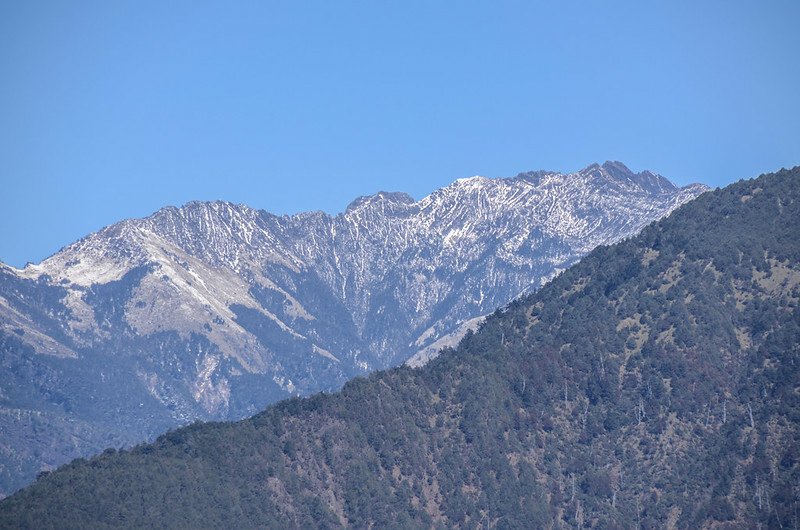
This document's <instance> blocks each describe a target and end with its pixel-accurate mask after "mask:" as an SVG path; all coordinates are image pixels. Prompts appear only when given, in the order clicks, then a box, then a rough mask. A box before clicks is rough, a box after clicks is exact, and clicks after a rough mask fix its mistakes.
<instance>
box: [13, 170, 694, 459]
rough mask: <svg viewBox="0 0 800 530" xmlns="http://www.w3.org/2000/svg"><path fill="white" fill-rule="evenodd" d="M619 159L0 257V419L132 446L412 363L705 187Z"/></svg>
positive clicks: (180, 220) (212, 213)
mask: <svg viewBox="0 0 800 530" xmlns="http://www.w3.org/2000/svg"><path fill="white" fill-rule="evenodd" d="M622 167H624V166H622ZM622 167H618V166H616V165H615V166H613V167H611V170H609V169H608V168H604V167H603V166H597V168H594V169H591V170H588V171H587V170H582V171H580V172H576V173H570V174H566V175H564V174H560V173H552V172H535V173H527V174H524V175H527V176H524V177H515V178H498V179H494V178H486V177H474V178H469V179H462V180H459V181H456V182H454V183H452V184H450V185H449V186H446V187H444V188H441V189H439V190H436V191H434V192H432V193H431V194H429V195H428V196H426V197H424V198H422V199H420V200H418V201H415V200H414V199H413V198H412V197H411V196H409V195H407V194H405V193H397V192H383V191H382V192H378V193H376V194H373V195H369V196H365V197H360V198H358V199H356V200H355V201H353V202H352V203H351V204H350V206H348V208H347V210H346V211H345V212H343V213H340V214H338V215H335V216H331V215H328V214H326V213H322V212H309V213H301V214H296V215H282V216H276V215H273V214H270V213H268V212H265V211H263V210H256V209H253V208H251V207H248V206H246V205H242V204H238V205H237V204H232V203H230V202H225V201H213V202H204V201H193V202H190V203H187V204H185V205H183V206H181V207H166V208H162V209H161V210H159V211H157V212H155V213H154V214H152V215H150V216H148V217H145V218H141V219H128V220H124V221H121V222H119V223H116V224H114V225H111V226H109V227H106V228H103V229H102V230H100V231H98V232H95V233H93V234H90V235H89V236H87V237H85V238H83V239H81V240H79V241H77V242H75V243H73V244H71V245H68V246H66V247H65V248H64V249H62V250H61V251H59V252H58V253H56V254H54V255H53V256H51V257H50V258H48V259H46V260H44V261H43V262H42V263H40V264H38V265H32V266H29V267H27V268H25V269H24V270H18V269H13V268H7V267H2V268H0V347H2V348H6V350H4V351H0V353H2V355H3V360H4V362H7V363H10V364H7V365H8V366H15V367H18V368H15V369H14V370H15V371H14V372H13V374H17V375H13V374H12V372H9V374H12V375H13V376H14V377H18V378H19V383H18V384H19V386H18V387H15V386H13V385H12V386H8V387H3V388H4V392H5V388H19V389H26V390H24V391H23V390H19V391H17V390H9V391H8V392H7V393H6V394H7V395H8V399H7V400H6V401H5V402H3V403H4V404H2V405H0V412H2V410H3V409H2V407H12V408H14V407H16V408H19V409H25V410H31V411H33V412H36V413H39V412H41V411H44V410H57V411H60V412H59V413H58V414H61V416H58V418H59V420H58V421H57V422H56V420H53V421H54V422H55V423H53V425H57V426H54V427H52V432H54V433H57V434H54V436H56V437H60V439H69V438H70V437H71V436H73V435H75V436H78V435H80V436H82V437H83V438H84V439H92V440H94V438H92V435H87V434H85V433H84V434H80V433H79V432H77V431H76V432H73V431H71V430H70V429H78V428H79V427H78V426H79V425H81V426H82V425H84V424H80V423H69V422H68V421H67V422H65V421H66V420H64V421H62V419H61V418H62V417H63V418H72V419H75V420H76V421H77V419H78V417H80V418H83V419H82V420H81V421H89V424H90V425H94V426H96V425H98V424H99V423H98V422H100V423H102V425H103V428H102V429H98V430H97V431H96V432H115V433H117V434H118V435H120V436H126V437H127V438H126V439H127V440H128V441H136V440H138V439H142V438H146V437H147V436H150V435H151V434H153V433H154V432H157V431H158V430H163V429H165V428H167V427H169V426H172V425H175V424H179V423H182V422H186V421H191V420H193V419H197V418H205V419H209V418H239V417H242V416H244V415H246V414H250V413H252V412H254V411H256V410H258V409H260V408H261V407H263V406H264V405H266V404H267V403H269V402H272V401H275V400H277V399H280V398H283V397H286V396H289V395H295V394H308V393H311V392H317V391H320V390H332V389H335V388H338V387H339V386H340V385H341V384H342V383H343V382H344V381H346V380H348V379H349V378H351V377H353V376H355V375H358V374H364V373H367V372H369V371H371V370H374V369H378V368H385V367H388V366H394V365H397V364H400V363H402V362H404V361H406V360H407V359H409V358H410V357H412V356H415V363H417V364H420V363H424V362H425V360H426V359H427V358H428V357H430V356H431V355H434V354H435V353H436V352H437V351H438V349H437V348H438V346H440V345H443V343H442V340H445V339H446V340H458V338H459V337H460V336H461V335H463V333H464V332H465V331H466V330H467V329H469V328H470V327H474V326H475V325H476V323H477V322H478V321H479V320H480V317H481V316H482V315H486V314H488V313H491V312H493V311H494V310H495V309H496V308H497V307H500V306H502V305H504V304H506V303H507V302H509V301H510V300H512V299H514V298H515V297H517V296H519V295H520V294H521V293H526V292H530V291H532V290H535V289H537V288H538V287H539V286H541V285H542V284H543V283H544V282H546V281H547V280H548V279H549V278H552V277H553V276H554V275H556V274H558V273H559V272H560V271H562V270H563V269H565V268H566V267H568V266H570V265H571V264H573V263H574V262H575V261H577V260H578V259H579V258H580V257H581V256H583V255H584V254H586V253H587V252H589V251H590V250H591V249H593V248H595V247H596V246H598V245H601V244H608V243H611V242H614V241H617V240H619V239H621V238H625V237H628V236H630V235H633V234H635V233H636V232H638V231H639V230H640V229H641V228H642V227H643V226H644V225H646V224H648V223H650V222H651V221H653V220H656V219H659V218H661V217H663V216H664V215H666V214H667V213H669V212H670V211H671V210H673V209H674V208H676V207H677V206H679V205H681V204H683V203H684V202H686V201H688V200H690V199H692V198H693V197H695V196H697V195H698V194H699V193H701V192H702V191H703V190H704V188H702V187H694V188H692V187H689V188H682V189H677V188H675V189H673V190H672V191H670V190H669V188H667V187H666V186H661V187H660V188H657V189H656V188H654V187H652V186H650V187H642V186H640V185H638V184H637V183H636V182H633V181H631V179H632V178H634V177H635V176H634V177H631V176H630V175H628V174H627V173H625V171H624V170H623V169H622ZM593 172H599V174H600V176H601V177H602V178H596V175H594V173H593ZM639 175H642V174H639ZM645 176H646V175H645ZM636 178H641V177H636ZM476 319H478V320H476ZM420 352H421V353H420ZM418 353H419V355H417V354H418ZM56 357H58V358H60V359H62V360H63V359H74V361H71V362H72V363H73V364H69V363H68V364H66V365H65V364H63V363H60V361H56V360H55V358H56ZM12 360H13V361H12ZM14 363H16V364H14ZM31 366H33V367H36V368H35V369H33V368H32V369H31V370H33V371H32V372H28V371H26V370H28V368H24V367H31ZM7 375H8V374H7ZM112 375H113V377H112ZM9 377H11V375H9ZM87 377H89V378H90V381H88V382H87V381H86V380H85V379H86V378H87ZM115 377H116V378H117V379H115ZM31 380H33V381H35V385H38V386H36V388H37V389H40V390H29V389H30V384H31V383H30V381H31ZM15 384H16V383H15ZM119 387H125V388H128V392H129V394H130V395H129V396H127V397H125V395H124V393H123V394H122V395H118V394H119V391H118V390H119ZM29 392H33V393H34V394H35V395H36V396H37V397H36V398H35V399H34V398H31V397H30V396H29V395H28V393H29ZM131 395H135V396H136V397H135V398H131V397H130V396H131ZM54 396H55V397H54ZM58 396H67V397H66V398H64V399H66V400H67V401H64V400H61V401H58V400H59V399H60V398H58ZM131 399H135V404H136V406H135V407H132V406H131V405H130V404H129V403H128V400H131ZM54 400H55V401H54ZM65 403H68V407H67V405H65ZM98 403H100V405H98ZM131 403H132V401H131ZM139 404H141V407H140V406H139ZM97 407H99V409H98V408H97ZM117 409H119V410H122V411H125V412H124V413H123V412H120V413H117V412H115V411H116V410H117ZM98 410H101V412H98ZM81 414H82V416H81ZM2 417H3V416H2V415H0V418H2ZM9 417H11V416H9ZM86 418H88V420H87V419H86ZM20 421H21V420H20ZM0 427H2V425H0ZM14 428H16V429H17V430H18V431H19V429H21V427H19V426H17V427H14ZM83 428H84V427H80V429H83ZM90 430H91V429H90ZM80 432H81V433H83V431H80ZM1 441H2V440H0V442H1ZM92 443H95V442H92ZM96 444H97V445H95V446H94V447H99V446H104V445H106V442H104V441H96ZM48 447H49V446H48ZM41 449H42V448H40V450H38V451H39V452H38V453H34V452H33V449H31V452H30V453H25V454H28V457H29V458H39V457H38V456H34V455H35V454H42V450H41ZM15 450H17V451H22V452H25V451H28V449H26V448H22V447H17V448H16V449H15ZM63 450H64V451H65V452H64V453H63V454H62V457H63V458H66V457H67V456H77V454H80V452H78V453H76V452H75V449H74V447H72V446H70V447H66V446H64V449H63ZM28 457H26V458H28ZM0 458H2V457H0ZM3 462H4V461H2V460H0V465H5V464H4V463H3Z"/></svg>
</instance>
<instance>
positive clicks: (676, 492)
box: [0, 168, 800, 529]
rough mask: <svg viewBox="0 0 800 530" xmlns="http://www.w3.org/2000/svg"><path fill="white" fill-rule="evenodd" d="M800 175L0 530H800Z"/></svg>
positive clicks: (134, 456)
mask: <svg viewBox="0 0 800 530" xmlns="http://www.w3.org/2000/svg"><path fill="white" fill-rule="evenodd" d="M799 233H800V168H794V169H792V170H782V171H780V172H778V173H775V174H770V175H762V176H761V177H759V178H757V179H753V180H746V181H740V182H738V183H736V184H733V185H731V186H728V187H727V188H724V189H721V190H716V191H712V192H709V193H706V194H703V195H702V196H701V197H699V198H697V199H696V200H694V201H691V202H690V203H688V204H686V205H685V206H683V207H681V208H679V209H678V210H677V211H675V212H674V213H673V214H672V215H670V216H669V217H668V218H666V219H663V220H661V221H658V222H656V223H653V224H651V225H650V226H648V227H646V228H645V229H644V230H643V231H642V232H641V234H639V235H638V236H636V237H633V238H629V239H626V240H624V241H622V242H619V243H617V244H615V245H613V246H600V247H598V248H596V249H595V250H593V251H592V252H590V253H589V254H588V255H587V256H586V257H585V258H583V259H582V260H581V261H580V262H579V263H578V264H576V265H574V266H573V267H571V268H569V269H568V270H566V271H565V272H564V273H563V274H561V275H559V276H558V277H556V278H554V279H553V280H552V281H551V282H549V283H548V284H546V285H545V286H544V287H543V288H541V289H540V290H538V291H537V292H535V293H533V294H530V295H525V296H523V297H521V298H519V299H516V300H515V301H514V302H512V303H511V304H510V305H507V306H505V307H503V308H501V309H499V310H497V311H495V312H494V313H492V314H491V315H490V316H488V317H487V318H486V319H485V321H484V322H483V323H482V324H481V325H480V327H479V329H478V331H476V332H474V333H473V332H468V333H467V334H466V336H465V337H464V338H463V340H462V341H461V342H460V344H459V345H458V347H457V348H455V349H452V348H451V349H447V350H445V351H444V352H442V354H441V355H440V356H439V357H437V358H436V359H434V360H432V361H430V362H429V363H427V364H426V365H425V366H423V367H421V368H411V367H408V366H402V367H399V368H395V369H391V370H388V371H379V372H375V373H372V374H371V375H369V376H367V377H357V378H356V379H355V380H353V381H350V382H348V383H347V384H345V385H344V387H343V388H342V390H341V391H339V392H337V393H335V394H324V393H321V394H317V395H315V396H312V397H309V398H294V399H290V400H285V401H283V402H281V403H279V404H277V405H274V406H271V407H269V408H268V409H266V410H265V411H264V412H262V413H259V414H257V415H256V416H254V417H252V418H249V419H247V420H243V421H240V422H227V423H208V424H196V425H192V426H189V427H185V428H182V429H179V430H176V431H172V432H169V433H167V434H165V435H163V436H161V437H159V438H158V439H157V440H156V441H155V443H152V444H143V445H140V446H138V447H135V448H133V449H132V450H123V451H115V450H113V449H111V450H108V451H106V452H105V453H103V454H102V455H99V456H96V457H94V458H92V459H90V460H83V459H79V460H76V461H74V462H72V463H71V464H69V465H68V466H65V467H63V468H61V469H59V470H57V471H55V472H53V473H49V474H43V475H42V476H41V477H40V478H39V479H38V480H37V481H36V482H35V484H33V485H32V486H30V487H28V488H26V489H24V490H22V491H21V492H19V493H17V494H15V495H13V496H11V497H9V498H7V499H5V500H3V501H0V527H2V528H12V527H13V528H49V527H76V528H85V527H187V526H188V527H247V528H251V527H269V528H307V527H319V528H339V527H356V528H412V527H413V528H453V527H455V528H462V527H463V528H478V527H480V528H483V527H488V528H615V529H616V528H791V527H794V526H796V525H797V524H798V501H799V500H800V499H799V498H798V493H797V484H798V480H800V449H799V448H800V383H798V382H800V373H799V371H800V359H798V354H800V350H798V344H800V319H799V318H798V305H799V304H800V239H798V237H797V235H798V234H799Z"/></svg>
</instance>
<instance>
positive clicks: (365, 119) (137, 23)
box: [0, 0, 800, 266]
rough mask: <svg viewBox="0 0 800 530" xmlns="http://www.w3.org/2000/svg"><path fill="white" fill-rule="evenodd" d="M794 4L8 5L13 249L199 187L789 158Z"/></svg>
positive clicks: (6, 222) (1, 102)
mask: <svg viewBox="0 0 800 530" xmlns="http://www.w3.org/2000/svg"><path fill="white" fill-rule="evenodd" d="M798 22H800V2H797V1H785V2H778V1H752V2H735V1H718V2H703V1H692V2H642V1H635V2H610V1H603V2H599V1H598V2H586V1H580V2H578V1H562V2H555V1H554V2H505V1H491V2H489V1H487V2H443V1H424V2H415V1H408V0H404V1H402V2H366V1H365V2H331V1H320V2H300V1H281V2H271V1H266V0H264V1H253V2H234V1H231V2H197V1H191V2H179V1H169V2H165V1H162V0H159V1H136V2H127V3H123V2H119V1H108V0H102V1H97V2H81V1H75V2H64V1H60V0H59V1H52V2H47V1H37V2H23V1H5V2H2V3H0V72H2V82H1V83H0V184H2V188H0V189H2V195H1V196H2V201H1V202H0V203H1V204H2V206H3V212H2V216H0V261H3V262H6V263H9V264H12V265H16V266H20V265H22V264H24V263H25V262H26V261H34V262H38V261H40V260H41V259H43V258H45V257H46V256H48V255H50V254H52V253H54V252H55V251H57V250H58V249H59V248H60V247H62V246H63V245H66V244H68V243H70V242H72V241H74V240H75V239H78V238H80V237H81V236H83V235H85V234H87V233H89V232H91V231H94V230H97V229H99V228H101V227H102V226H104V225H107V224H111V223H113V222H115V221H117V220H120V219H123V218H127V217H141V216H145V215H148V214H150V213H151V212H153V211H155V210H156V209H158V208H159V207H161V206H164V205H168V204H173V205H180V204H183V203H185V202H187V201H190V200H194V199H225V200H230V201H233V202H243V203H246V204H249V205H251V206H254V207H257V208H263V209H266V210H268V211H271V212H274V213H293V212H297V211H302V210H325V211H327V212H331V213H336V212H339V211H341V210H343V209H344V207H345V206H346V205H347V203H348V202H349V201H350V200H351V199H353V198H355V197H356V196H358V195H364V194H369V193H373V192H375V191H378V190H401V191H406V192H408V193H410V194H411V195H413V196H414V197H416V198H418V199H419V198H421V197H423V196H424V195H427V194H428V193H430V192H431V191H432V190H434V189H436V188H438V187H441V186H444V185H446V184H448V183H449V182H451V181H452V180H454V179H456V178H458V177H463V176H470V175H475V174H482V175H486V176H491V177H497V176H511V175H514V174H516V173H518V172H520V171H525V170H533V169H554V170H560V171H571V170H576V169H579V168H581V167H583V166H586V165H588V164H589V163H591V162H594V161H599V162H602V161H604V160H606V159H618V160H622V161H623V162H625V163H626V164H628V165H629V166H630V167H631V168H632V169H635V170H641V169H651V170H654V171H657V172H659V173H661V174H663V175H665V176H667V177H668V178H670V179H672V180H673V181H674V182H676V183H678V184H686V183H689V182H692V181H701V182H705V183H707V184H711V185H717V186H721V185H725V184H727V183H729V182H732V181H734V180H737V179H739V178H742V177H749V176H755V175H757V174H759V173H762V172H766V171H772V170H775V169H778V168H780V167H782V166H786V167H789V166H793V165H797V164H800V120H798V118H800V96H798V87H800V61H799V60H798V57H800V32H799V31H798V30H797V27H798Z"/></svg>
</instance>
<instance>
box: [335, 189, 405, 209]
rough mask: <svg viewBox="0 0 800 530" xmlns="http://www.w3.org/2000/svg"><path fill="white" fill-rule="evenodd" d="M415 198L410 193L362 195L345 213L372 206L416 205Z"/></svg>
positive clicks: (352, 202) (382, 192) (388, 192)
mask: <svg viewBox="0 0 800 530" xmlns="http://www.w3.org/2000/svg"><path fill="white" fill-rule="evenodd" d="M414 202H415V201H414V198H413V197H412V196H411V195H409V194H408V193H404V192H401V191H379V192H378V193H375V194H372V195H362V196H360V197H357V198H356V199H354V200H353V201H351V202H350V204H348V205H347V208H345V212H349V211H351V210H355V209H357V208H360V207H362V206H365V205H371V204H400V205H408V204H414Z"/></svg>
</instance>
